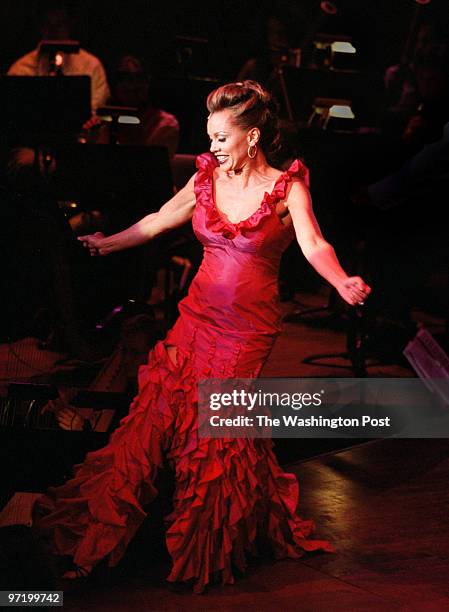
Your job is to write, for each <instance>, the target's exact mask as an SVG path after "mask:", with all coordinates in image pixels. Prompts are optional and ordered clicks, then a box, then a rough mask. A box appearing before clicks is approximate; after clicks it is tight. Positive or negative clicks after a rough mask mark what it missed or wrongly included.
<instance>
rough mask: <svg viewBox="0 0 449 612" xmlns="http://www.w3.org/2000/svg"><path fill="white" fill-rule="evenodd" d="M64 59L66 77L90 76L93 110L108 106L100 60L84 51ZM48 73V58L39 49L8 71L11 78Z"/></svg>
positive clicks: (103, 72)
mask: <svg viewBox="0 0 449 612" xmlns="http://www.w3.org/2000/svg"><path fill="white" fill-rule="evenodd" d="M63 57H64V63H63V73H64V75H66V76H71V75H72V76H83V75H87V76H90V78H91V106H92V110H95V109H97V108H98V107H99V106H103V105H104V104H106V102H107V100H108V99H109V96H110V91H109V86H108V81H107V78H106V72H105V69H104V68H103V64H102V63H101V62H100V60H99V59H98V58H97V57H95V55H92V54H91V53H88V52H87V51H85V50H84V49H80V50H79V53H70V54H68V55H66V54H63ZM48 73H49V62H48V56H47V55H46V54H45V55H40V54H39V48H37V49H34V51H31V52H30V53H27V54H26V55H24V56H23V57H21V58H20V59H18V60H17V61H16V62H14V64H13V65H12V66H11V68H10V69H9V70H8V74H9V75H10V76H46V75H48Z"/></svg>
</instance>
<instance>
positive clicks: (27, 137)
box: [0, 76, 91, 147]
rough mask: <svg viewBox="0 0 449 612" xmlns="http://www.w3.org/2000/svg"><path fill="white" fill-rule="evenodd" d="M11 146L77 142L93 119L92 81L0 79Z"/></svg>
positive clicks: (0, 107) (86, 78)
mask: <svg viewBox="0 0 449 612" xmlns="http://www.w3.org/2000/svg"><path fill="white" fill-rule="evenodd" d="M0 112H1V117H2V118H3V122H4V123H3V126H4V129H5V131H6V141H7V143H9V144H11V145H14V146H37V147H42V146H47V145H50V144H53V143H55V142H56V143H57V142H61V141H62V142H67V141H70V140H74V138H75V136H76V135H77V134H78V133H79V132H80V131H81V129H82V126H83V124H84V123H85V122H86V121H87V120H88V119H89V118H90V115H91V109H90V77H89V76H67V77H65V76H58V77H54V76H53V77H43V76H36V77H27V76H3V77H0Z"/></svg>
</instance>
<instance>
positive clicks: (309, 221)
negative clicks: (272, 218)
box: [285, 182, 371, 306]
mask: <svg viewBox="0 0 449 612" xmlns="http://www.w3.org/2000/svg"><path fill="white" fill-rule="evenodd" d="M285 205H286V207H287V208H288V210H289V212H290V215H291V218H292V221H293V226H294V228H295V232H296V238H297V240H298V243H299V246H300V247H301V250H302V252H303V254H304V257H305V258H306V259H307V261H308V262H309V263H310V264H311V265H312V266H313V267H314V268H315V270H316V271H317V272H318V274H320V275H321V276H322V277H323V278H325V279H326V280H327V281H328V282H329V283H330V284H331V285H333V286H334V287H335V288H336V289H337V291H338V293H339V294H340V295H341V297H342V298H343V299H344V300H345V301H346V302H348V304H351V305H353V306H354V305H356V304H358V303H359V304H360V303H363V302H364V301H365V299H366V298H367V297H368V295H369V294H370V293H371V288H370V287H368V285H367V284H366V283H365V282H364V281H363V279H362V278H360V276H348V275H347V274H346V272H345V271H344V270H343V268H342V267H341V265H340V262H339V261H338V258H337V255H336V254H335V251H334V248H333V247H332V245H331V244H329V242H327V241H326V240H325V239H324V238H323V235H322V233H321V230H320V227H319V225H318V221H317V220H316V217H315V214H314V212H313V208H312V201H311V199H310V194H309V191H308V189H307V188H306V187H305V186H304V185H303V183H301V182H294V183H293V184H292V186H291V189H290V192H289V195H288V198H287V201H286V203H285Z"/></svg>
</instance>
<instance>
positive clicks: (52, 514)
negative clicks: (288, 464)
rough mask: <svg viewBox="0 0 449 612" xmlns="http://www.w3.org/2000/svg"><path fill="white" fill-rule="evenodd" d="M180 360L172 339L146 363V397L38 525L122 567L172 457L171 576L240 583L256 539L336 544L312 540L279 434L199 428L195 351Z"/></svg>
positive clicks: (289, 550)
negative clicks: (221, 434) (284, 466)
mask: <svg viewBox="0 0 449 612" xmlns="http://www.w3.org/2000/svg"><path fill="white" fill-rule="evenodd" d="M177 361H178V363H177V365H176V366H175V365H174V364H173V363H172V361H171V360H170V358H169V357H168V355H167V352H166V348H165V345H164V343H163V342H160V343H158V344H157V345H156V347H155V348H154V350H153V351H152V353H151V355H150V360H149V363H148V365H147V366H142V367H141V368H140V371H139V388H140V392H139V396H138V399H136V400H135V402H134V403H133V404H132V406H131V410H130V414H129V415H128V416H127V417H126V418H125V419H123V420H122V421H121V424H120V427H119V429H117V430H116V431H115V433H114V434H113V435H112V437H111V440H110V443H109V444H108V446H107V447H105V448H103V449H101V450H98V451H95V452H93V453H89V454H88V455H87V457H86V460H85V462H84V463H83V464H82V465H80V466H77V467H76V468H75V476H74V478H73V479H72V480H70V481H68V482H67V483H66V484H65V485H63V487H59V488H57V489H50V490H49V492H48V493H47V496H46V497H43V498H40V500H38V504H37V510H36V526H37V528H38V530H39V533H40V534H41V535H43V536H44V537H45V536H47V537H48V539H49V541H50V542H51V543H52V546H53V550H54V552H55V553H57V554H60V555H70V556H73V557H74V562H75V563H77V564H79V565H95V564H96V563H98V562H99V561H100V560H101V559H103V558H105V557H107V558H108V560H109V565H111V566H112V565H116V564H117V563H118V561H119V560H120V558H121V557H122V556H123V554H124V552H125V549H126V547H127V545H128V543H129V541H130V540H131V538H132V537H133V536H134V534H135V532H136V531H137V529H138V527H139V525H140V524H141V522H142V521H143V520H144V518H145V516H146V512H145V511H144V509H143V507H144V506H145V505H147V504H148V503H149V502H150V501H151V500H152V499H154V497H155V496H156V495H157V490H156V489H155V487H154V484H153V483H154V480H155V477H156V473H157V470H158V468H159V467H161V466H162V463H163V459H162V457H163V455H164V456H166V457H167V458H168V461H169V463H170V465H171V467H172V468H173V469H174V471H175V476H176V490H175V494H174V498H173V511H172V513H171V514H170V515H169V516H168V517H166V521H167V525H168V529H167V533H166V541H167V547H168V551H169V553H170V555H171V558H172V562H173V567H172V571H171V573H170V575H169V576H168V580H169V581H172V582H178V581H193V582H194V590H195V591H196V592H202V591H203V590H204V588H205V586H206V585H207V584H208V583H209V581H210V578H211V575H212V574H215V575H217V574H218V575H220V576H221V581H222V583H223V584H232V583H233V582H234V577H233V567H235V568H238V569H239V570H240V571H243V570H244V569H245V568H246V565H247V558H248V556H249V555H255V554H257V546H256V540H257V542H259V541H261V540H262V541H265V542H266V543H268V544H269V545H270V547H271V549H272V550H273V552H274V555H275V556H276V558H284V557H290V558H298V557H301V556H302V555H303V554H304V552H305V551H312V550H318V549H320V550H324V551H328V552H332V551H333V548H332V546H331V545H330V544H329V543H328V542H326V541H322V540H309V539H308V537H309V536H310V535H311V534H312V533H313V531H314V523H313V521H304V520H301V519H300V518H299V517H298V515H297V514H296V508H297V505H298V497H299V490H298V483H297V480H296V477H295V476H294V475H292V474H285V473H283V472H282V470H281V468H280V467H279V465H278V463H277V460H276V458H275V456H274V454H273V451H272V442H271V441H270V440H260V439H255V440H247V439H230V438H224V439H213V440H211V439H209V438H200V437H199V436H198V420H197V417H198V415H197V402H198V397H197V375H196V374H195V372H194V371H193V369H192V366H191V364H192V356H191V355H189V354H187V353H183V352H181V351H179V350H178V354H177Z"/></svg>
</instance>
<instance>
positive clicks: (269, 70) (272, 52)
mask: <svg viewBox="0 0 449 612" xmlns="http://www.w3.org/2000/svg"><path fill="white" fill-rule="evenodd" d="M290 47H291V44H290V36H289V32H288V28H287V24H286V23H285V21H284V20H282V19H281V18H280V17H278V16H275V15H270V16H269V17H267V19H266V20H265V22H264V38H263V40H262V42H261V45H260V48H259V50H258V52H257V53H256V54H255V56H254V57H250V58H249V59H247V60H246V61H245V63H244V64H243V66H242V67H241V68H240V70H239V73H238V75H237V81H245V80H247V79H250V80H253V81H258V82H259V83H261V84H262V85H264V86H265V87H268V88H270V85H272V84H273V83H272V82H273V80H274V77H275V70H276V68H277V67H278V66H279V65H280V64H281V63H283V62H284V59H283V57H284V56H285V53H286V52H287V51H288V50H289V49H290Z"/></svg>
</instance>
